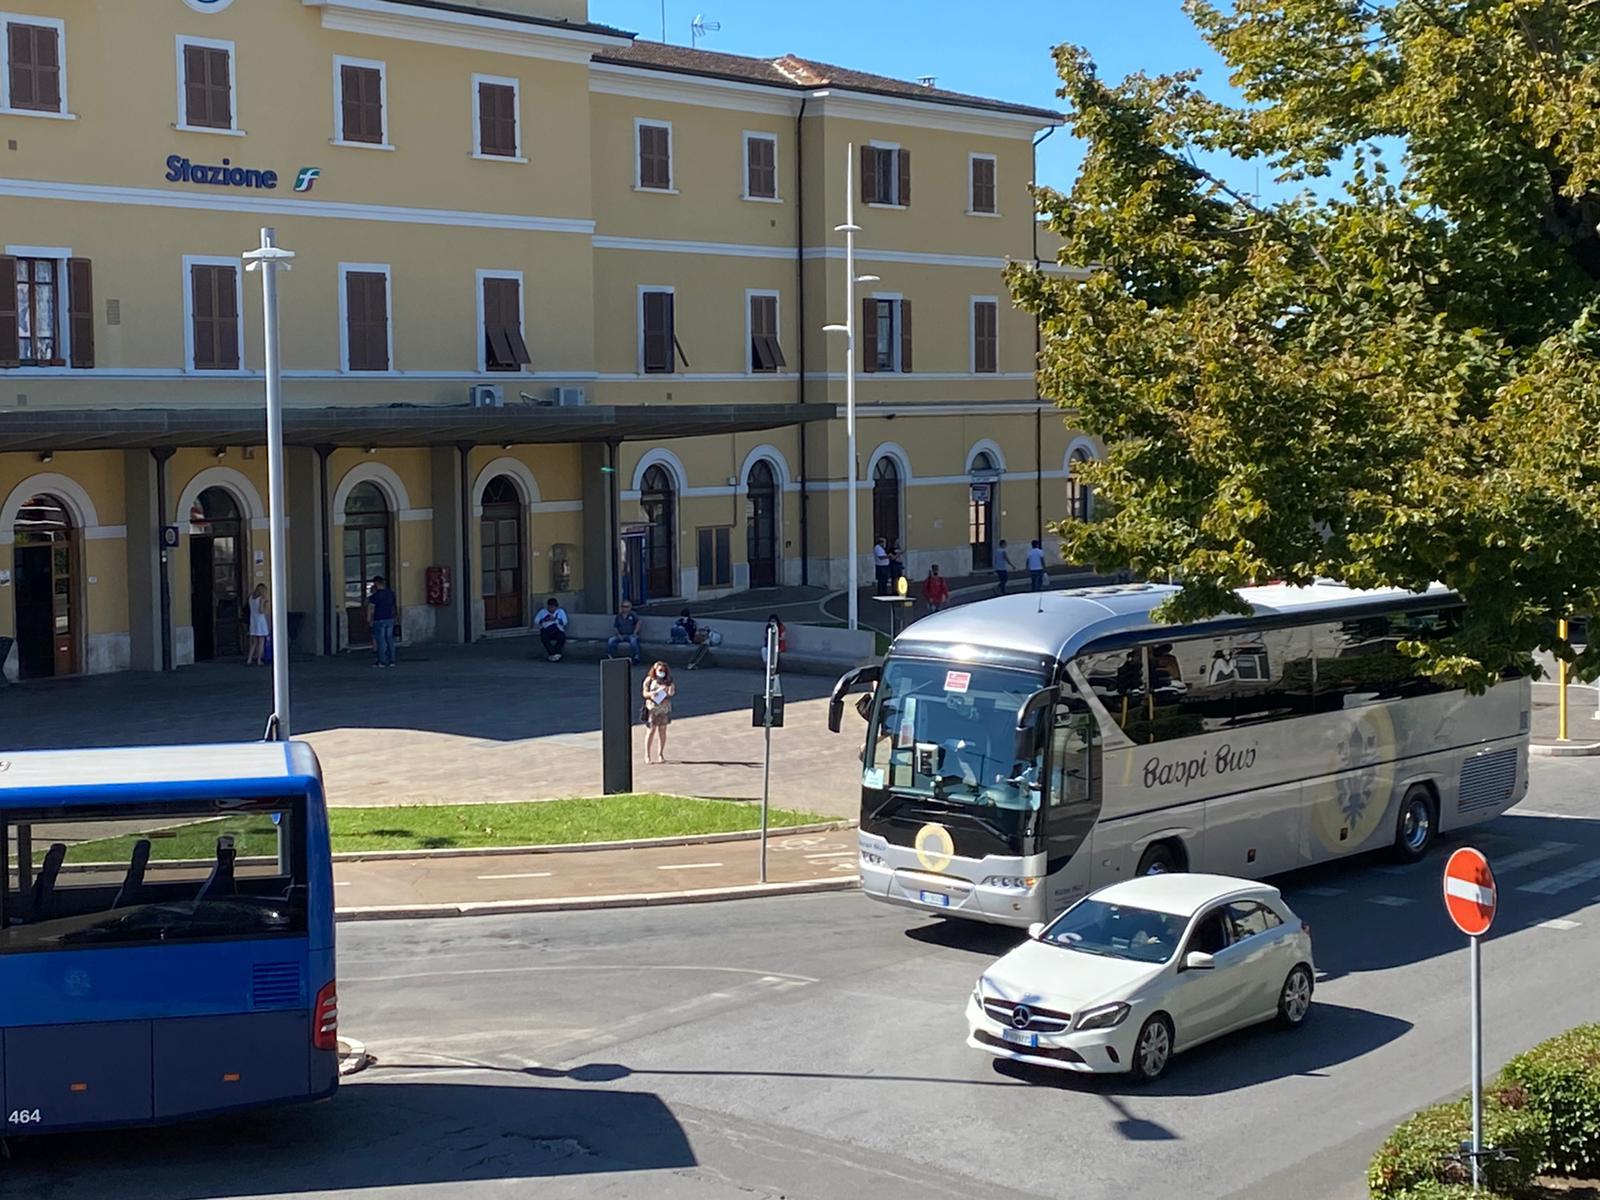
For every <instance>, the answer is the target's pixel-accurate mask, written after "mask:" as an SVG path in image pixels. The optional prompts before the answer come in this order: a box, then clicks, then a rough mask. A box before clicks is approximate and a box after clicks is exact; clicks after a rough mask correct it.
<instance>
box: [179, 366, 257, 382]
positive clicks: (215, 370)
mask: <svg viewBox="0 0 1600 1200" xmlns="http://www.w3.org/2000/svg"><path fill="white" fill-rule="evenodd" d="M183 373H184V374H185V375H201V376H206V377H210V376H213V375H219V376H221V377H222V378H224V379H248V378H249V377H250V375H251V372H250V370H249V369H248V368H245V367H196V366H188V367H185V368H184V369H183Z"/></svg>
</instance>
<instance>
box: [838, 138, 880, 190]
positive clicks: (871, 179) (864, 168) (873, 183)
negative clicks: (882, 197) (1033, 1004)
mask: <svg viewBox="0 0 1600 1200" xmlns="http://www.w3.org/2000/svg"><path fill="white" fill-rule="evenodd" d="M836 161H837V160H836ZM877 198H878V151H877V150H876V149H875V148H873V147H872V146H863V147H861V202H862V203H863V204H871V203H872V202H873V201H875V200H877Z"/></svg>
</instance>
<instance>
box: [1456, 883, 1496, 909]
mask: <svg viewBox="0 0 1600 1200" xmlns="http://www.w3.org/2000/svg"><path fill="white" fill-rule="evenodd" d="M1444 894H1445V895H1446V896H1454V897H1455V898H1456V899H1457V900H1471V901H1472V902H1473V903H1474V904H1476V905H1477V906H1478V907H1479V908H1493V907H1494V889H1493V888H1486V887H1479V886H1478V885H1477V884H1475V883H1473V882H1472V881H1471V880H1470V879H1457V878H1456V877H1455V876H1454V875H1447V876H1445V881H1444Z"/></svg>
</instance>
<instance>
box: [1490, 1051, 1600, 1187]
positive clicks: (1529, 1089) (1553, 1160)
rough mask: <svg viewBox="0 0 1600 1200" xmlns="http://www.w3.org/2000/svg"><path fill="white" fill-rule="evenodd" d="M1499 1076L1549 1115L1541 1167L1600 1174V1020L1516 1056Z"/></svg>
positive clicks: (1564, 1172) (1553, 1171)
mask: <svg viewBox="0 0 1600 1200" xmlns="http://www.w3.org/2000/svg"><path fill="white" fill-rule="evenodd" d="M1500 1080H1501V1083H1502V1085H1505V1086H1516V1087H1520V1088H1522V1089H1523V1090H1524V1091H1525V1092H1526V1093H1527V1097H1528V1103H1529V1105H1530V1106H1531V1107H1533V1108H1535V1109H1537V1110H1538V1111H1540V1112H1543V1113H1545V1114H1547V1117H1548V1120H1547V1124H1546V1128H1545V1153H1544V1156H1543V1158H1542V1159H1541V1161H1540V1164H1539V1166H1540V1170H1541V1171H1547V1172H1549V1173H1551V1174H1556V1175H1593V1174H1600V1025H1580V1026H1578V1028H1576V1029H1569V1030H1568V1031H1567V1032H1566V1033H1563V1034H1561V1035H1560V1036H1559V1037H1553V1038H1551V1039H1550V1040H1549V1041H1548V1042H1541V1043H1539V1045H1537V1046H1535V1047H1534V1048H1533V1049H1532V1050H1529V1051H1528V1052H1527V1053H1526V1054H1519V1055H1517V1057H1516V1058H1513V1059H1512V1060H1511V1061H1510V1062H1509V1063H1507V1064H1506V1067H1505V1070H1503V1071H1502V1072H1500Z"/></svg>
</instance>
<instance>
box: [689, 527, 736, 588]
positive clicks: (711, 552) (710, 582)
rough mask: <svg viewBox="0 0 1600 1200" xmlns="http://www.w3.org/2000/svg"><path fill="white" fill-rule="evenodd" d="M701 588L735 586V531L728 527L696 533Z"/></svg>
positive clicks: (712, 528)
mask: <svg viewBox="0 0 1600 1200" xmlns="http://www.w3.org/2000/svg"><path fill="white" fill-rule="evenodd" d="M696 541H697V543H698V555H697V557H698V560H699V567H700V586H701V587H703V588H719V587H732V586H733V554H732V546H733V530H732V529H730V528H729V527H728V526H726V525H716V526H711V527H708V528H703V529H699V530H697V531H696Z"/></svg>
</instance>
